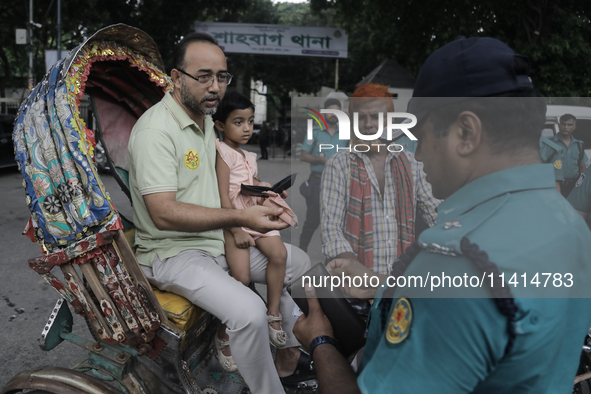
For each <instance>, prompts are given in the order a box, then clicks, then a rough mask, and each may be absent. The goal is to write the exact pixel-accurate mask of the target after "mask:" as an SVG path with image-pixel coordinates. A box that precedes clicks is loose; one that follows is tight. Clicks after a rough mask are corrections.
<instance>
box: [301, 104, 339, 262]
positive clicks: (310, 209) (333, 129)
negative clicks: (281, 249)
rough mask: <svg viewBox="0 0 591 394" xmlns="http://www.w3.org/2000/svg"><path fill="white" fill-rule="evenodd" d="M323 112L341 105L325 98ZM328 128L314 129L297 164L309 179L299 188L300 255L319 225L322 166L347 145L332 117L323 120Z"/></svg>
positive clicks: (304, 144)
mask: <svg viewBox="0 0 591 394" xmlns="http://www.w3.org/2000/svg"><path fill="white" fill-rule="evenodd" d="M322 108H323V109H338V110H340V109H341V102H340V101H339V100H337V99H336V98H329V99H327V100H326V101H325V102H324V106H323V107H322ZM324 117H325V120H326V123H327V127H328V128H324V125H323V128H320V127H314V128H313V129H312V139H309V140H308V139H307V140H305V141H304V143H303V144H302V153H301V154H300V160H301V161H304V162H306V163H310V177H309V178H308V180H307V181H305V182H304V183H303V184H302V186H301V187H300V192H301V193H302V195H303V196H304V198H305V199H306V207H307V210H306V220H305V221H304V225H303V227H302V232H301V234H300V244H299V247H300V249H302V250H303V251H307V250H308V245H309V244H310V241H311V240H312V236H313V235H314V232H315V231H316V229H317V228H318V226H319V225H320V179H321V178H320V177H321V176H322V171H324V165H325V164H326V162H327V161H328V159H330V158H331V157H332V156H333V155H335V154H337V153H338V148H343V147H345V146H347V145H348V144H349V141H344V140H341V139H339V126H338V119H337V117H336V115H334V114H327V115H325V116H324Z"/></svg>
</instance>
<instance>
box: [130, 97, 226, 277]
mask: <svg viewBox="0 0 591 394" xmlns="http://www.w3.org/2000/svg"><path fill="white" fill-rule="evenodd" d="M215 138H216V135H215V132H214V129H213V121H212V119H211V117H210V116H206V117H205V133H203V131H202V130H201V129H200V128H199V127H198V126H197V124H195V122H194V121H193V120H192V119H191V118H190V117H189V116H188V115H187V113H186V112H185V111H184V110H183V108H182V107H181V106H180V105H179V104H177V102H176V101H175V100H174V99H173V98H172V96H171V94H170V93H167V94H166V95H165V96H164V98H163V99H162V100H161V101H160V102H159V103H158V104H156V105H154V106H153V107H152V108H150V109H149V110H147V111H146V112H145V113H144V114H143V115H142V116H141V117H140V118H139V119H138V121H137V123H136V124H135V126H134V128H133V130H132V132H131V136H130V138H129V145H128V147H129V153H130V157H131V166H130V171H129V182H130V189H131V197H132V201H133V219H134V223H135V226H136V229H137V231H136V235H135V241H136V245H137V252H136V256H137V259H138V261H139V262H140V264H143V265H147V266H151V265H152V262H153V261H154V257H155V255H156V254H158V257H159V258H160V259H161V260H164V259H166V258H169V257H173V256H176V255H177V254H179V253H180V252H182V251H184V250H187V249H199V250H203V251H205V252H207V253H209V254H211V255H212V256H214V257H217V256H219V255H221V254H223V253H224V237H223V234H222V230H213V231H205V232H201V233H185V232H181V231H161V230H158V229H157V228H156V226H155V225H154V222H153V221H152V219H151V217H150V214H149V213H148V209H147V208H146V204H145V202H144V198H143V196H145V195H147V194H151V193H162V192H175V193H176V200H177V201H179V202H183V203H187V204H194V205H200V206H203V207H209V208H220V207H221V203H220V194H219V191H218V182H217V178H216V172H215V157H216V149H215Z"/></svg>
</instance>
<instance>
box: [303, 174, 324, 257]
mask: <svg viewBox="0 0 591 394" xmlns="http://www.w3.org/2000/svg"><path fill="white" fill-rule="evenodd" d="M308 184H309V185H310V196H309V197H307V198H306V206H307V207H308V209H307V211H306V221H305V222H304V226H303V227H302V233H301V234H300V249H302V250H303V251H304V252H306V251H307V250H308V245H310V241H311V240H312V236H313V235H314V232H315V231H316V229H317V228H318V226H319V225H320V174H318V173H315V172H313V173H312V174H310V178H308Z"/></svg>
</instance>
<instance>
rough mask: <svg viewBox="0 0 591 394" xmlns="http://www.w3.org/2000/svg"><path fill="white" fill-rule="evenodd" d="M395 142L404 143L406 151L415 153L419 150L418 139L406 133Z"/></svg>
mask: <svg viewBox="0 0 591 394" xmlns="http://www.w3.org/2000/svg"><path fill="white" fill-rule="evenodd" d="M394 143H395V144H398V145H402V146H403V147H404V151H406V152H412V153H415V151H416V150H417V143H418V141H413V140H411V139H410V138H408V136H407V135H406V134H405V135H403V136H402V137H399V138H397V139H396V140H395V141H394Z"/></svg>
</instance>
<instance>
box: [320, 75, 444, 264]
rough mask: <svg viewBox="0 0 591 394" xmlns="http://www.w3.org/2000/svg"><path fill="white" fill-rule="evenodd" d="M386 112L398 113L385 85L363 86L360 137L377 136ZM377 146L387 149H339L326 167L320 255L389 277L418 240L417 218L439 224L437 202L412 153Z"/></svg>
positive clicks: (358, 93) (356, 103)
mask: <svg viewBox="0 0 591 394" xmlns="http://www.w3.org/2000/svg"><path fill="white" fill-rule="evenodd" d="M387 112H394V101H393V99H392V94H391V93H389V92H388V87H387V86H384V85H378V84H365V85H361V86H359V87H358V88H357V89H356V90H355V92H354V93H353V95H352V96H351V100H350V102H349V113H350V114H353V113H358V119H359V132H360V133H362V134H369V135H374V134H376V132H377V129H378V127H379V118H378V115H379V114H383V116H384V117H385V114H386V113H387ZM384 130H385V128H384ZM399 133H401V134H402V131H399ZM376 142H381V143H382V145H384V146H382V147H381V149H378V147H376V145H377V144H374V145H373V146H372V147H371V150H369V151H368V152H364V151H363V150H361V149H360V151H355V149H352V150H351V151H349V150H341V151H340V152H339V153H337V154H336V155H334V156H333V157H331V158H330V160H329V161H328V163H327V164H326V166H325V169H324V174H323V175H322V193H321V199H320V202H321V207H322V219H321V223H322V252H323V253H324V256H325V257H326V259H327V260H333V259H340V258H346V259H351V260H355V261H359V262H361V263H362V264H363V265H365V266H367V267H369V268H371V269H372V270H374V271H375V272H377V273H379V274H386V273H387V272H388V266H389V265H390V264H391V263H392V262H393V261H394V260H396V258H397V257H398V256H399V255H401V254H402V252H404V250H405V249H406V248H407V247H408V245H410V244H411V243H412V242H413V241H414V239H415V236H416V231H415V217H416V216H420V217H422V218H424V220H425V222H426V223H427V227H429V226H433V225H434V224H435V219H436V218H437V213H436V208H437V205H439V201H438V200H437V199H435V198H434V197H433V194H432V192H431V185H429V183H428V182H427V181H426V180H425V173H424V172H423V164H422V163H419V162H417V161H416V160H415V158H414V153H413V152H412V151H408V150H402V151H401V152H395V151H394V150H397V149H398V148H396V149H393V150H388V149H387V148H386V145H389V143H388V141H376ZM351 143H352V147H354V146H355V144H357V143H369V141H360V140H358V139H357V138H356V137H354V138H353V139H352V140H351Z"/></svg>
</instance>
